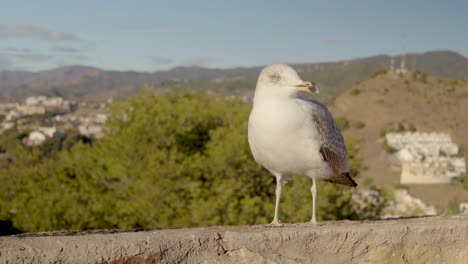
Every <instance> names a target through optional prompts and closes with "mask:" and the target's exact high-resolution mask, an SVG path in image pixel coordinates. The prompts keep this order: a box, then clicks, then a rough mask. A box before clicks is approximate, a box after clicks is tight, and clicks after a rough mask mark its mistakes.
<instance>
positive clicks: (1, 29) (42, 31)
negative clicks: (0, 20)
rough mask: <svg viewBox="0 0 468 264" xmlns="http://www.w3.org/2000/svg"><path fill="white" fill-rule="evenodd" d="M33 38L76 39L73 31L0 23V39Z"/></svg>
mask: <svg viewBox="0 0 468 264" xmlns="http://www.w3.org/2000/svg"><path fill="white" fill-rule="evenodd" d="M8 38H33V39H41V40H49V41H63V40H78V37H77V36H76V35H75V34H73V33H68V32H61V31H52V30H49V29H46V28H43V27H40V26H36V25H33V24H0V39H8Z"/></svg>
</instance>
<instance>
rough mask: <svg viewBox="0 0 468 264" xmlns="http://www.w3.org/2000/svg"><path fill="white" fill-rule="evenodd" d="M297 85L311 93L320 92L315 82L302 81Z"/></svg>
mask: <svg viewBox="0 0 468 264" xmlns="http://www.w3.org/2000/svg"><path fill="white" fill-rule="evenodd" d="M296 87H297V88H298V89H299V90H302V91H307V92H310V93H319V89H318V87H317V86H316V85H315V83H313V82H302V83H300V84H298V85H296Z"/></svg>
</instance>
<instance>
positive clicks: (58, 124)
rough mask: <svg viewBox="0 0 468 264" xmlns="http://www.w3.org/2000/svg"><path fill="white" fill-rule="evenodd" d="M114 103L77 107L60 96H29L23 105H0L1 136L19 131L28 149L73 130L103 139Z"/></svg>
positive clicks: (78, 105) (76, 103)
mask: <svg viewBox="0 0 468 264" xmlns="http://www.w3.org/2000/svg"><path fill="white" fill-rule="evenodd" d="M111 102H112V99H109V100H108V101H107V102H106V103H88V102H80V103H78V102H75V101H69V100H65V99H63V98H62V97H58V96H55V97H47V96H30V97H28V98H26V99H25V100H24V102H23V103H0V121H1V123H0V134H1V133H3V132H5V131H6V130H8V129H11V128H16V129H17V130H18V132H20V133H27V136H26V137H24V139H23V143H24V144H25V145H28V146H39V145H42V144H44V142H46V141H47V140H48V139H51V138H53V137H64V136H65V133H67V131H72V130H75V131H77V132H78V133H79V135H81V136H83V137H86V138H89V139H94V138H101V137H102V136H103V131H102V124H103V123H104V122H105V121H106V119H107V111H108V105H109V103H111Z"/></svg>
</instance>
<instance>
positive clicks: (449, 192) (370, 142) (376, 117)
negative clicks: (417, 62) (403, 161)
mask: <svg viewBox="0 0 468 264" xmlns="http://www.w3.org/2000/svg"><path fill="white" fill-rule="evenodd" d="M330 110H331V111H332V112H333V114H334V116H335V117H339V118H338V119H341V120H344V118H345V119H347V120H348V121H349V123H350V124H351V125H350V128H349V129H347V130H345V131H344V133H345V134H347V135H348V136H350V137H351V138H355V139H358V140H360V146H361V149H360V151H359V155H360V156H361V158H362V159H363V161H364V164H365V165H366V166H367V167H368V170H367V171H364V172H363V173H362V174H361V176H362V177H360V178H359V179H358V181H360V182H361V183H362V182H363V181H364V180H365V179H366V178H367V177H369V178H372V179H373V181H374V182H375V183H376V184H377V185H379V186H385V185H389V184H398V183H399V180H400V170H399V168H394V167H392V166H390V163H389V161H388V160H387V157H386V156H387V153H386V150H385V149H384V147H383V134H385V131H389V130H416V131H420V132H445V133H448V134H450V135H451V137H452V140H453V141H454V142H455V143H456V144H458V145H459V146H460V147H461V149H465V150H466V149H468V137H467V136H466V132H467V131H468V123H467V122H466V121H467V120H468V119H467V118H468V82H466V81H453V80H448V79H445V78H440V77H433V76H428V75H426V74H421V73H416V72H413V73H408V74H406V75H403V76H399V75H395V74H382V75H378V76H376V77H374V78H371V79H369V80H367V81H364V82H361V83H360V84H358V85H355V86H354V87H352V88H351V89H349V90H347V91H345V92H343V93H342V94H341V95H340V96H338V97H337V98H336V100H335V101H334V102H333V104H332V105H331V107H330ZM342 122H343V121H342ZM464 152H465V159H466V157H467V156H466V151H464ZM409 190H410V193H411V194H412V195H414V196H416V197H419V198H421V199H422V200H423V201H424V202H427V203H430V204H433V205H436V206H438V207H439V208H446V207H447V204H448V202H449V201H450V200H452V199H460V200H462V201H463V200H465V201H468V192H466V190H464V189H463V187H462V186H461V185H460V184H458V185H456V184H453V185H451V184H446V185H411V186H410V188H409Z"/></svg>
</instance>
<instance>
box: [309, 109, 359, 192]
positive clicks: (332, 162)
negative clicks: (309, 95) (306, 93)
mask: <svg viewBox="0 0 468 264" xmlns="http://www.w3.org/2000/svg"><path fill="white" fill-rule="evenodd" d="M312 117H313V120H314V121H315V124H316V126H317V130H318V132H319V136H320V153H321V154H322V157H323V159H324V160H325V161H326V162H327V163H328V165H329V166H330V167H331V168H332V170H333V172H334V175H333V177H332V178H330V179H327V181H330V182H333V183H339V184H344V185H348V186H357V184H356V183H355V182H354V180H353V179H352V178H351V175H350V173H349V167H348V161H347V160H346V146H345V144H344V140H343V136H342V135H341V132H340V129H339V128H338V126H337V124H336V122H335V120H334V119H333V116H332V115H331V113H330V112H329V111H328V109H327V108H326V107H325V106H323V105H317V107H315V109H314V110H313V111H312Z"/></svg>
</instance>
